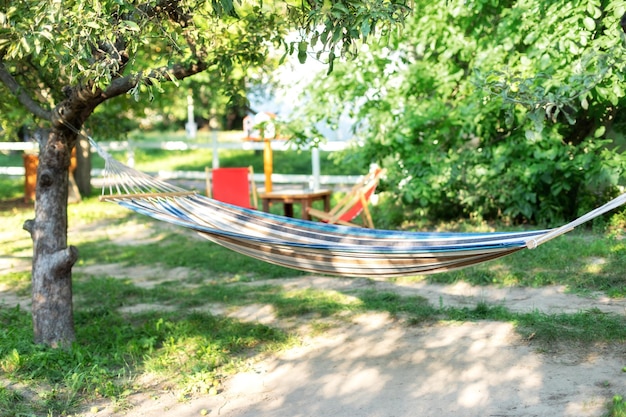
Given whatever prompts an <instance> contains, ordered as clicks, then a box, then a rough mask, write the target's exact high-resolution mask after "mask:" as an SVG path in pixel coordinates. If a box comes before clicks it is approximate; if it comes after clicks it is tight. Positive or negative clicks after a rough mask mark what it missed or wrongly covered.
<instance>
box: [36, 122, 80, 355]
mask: <svg viewBox="0 0 626 417" xmlns="http://www.w3.org/2000/svg"><path fill="white" fill-rule="evenodd" d="M35 137H36V139H37V141H38V142H39V167H38V169H37V190H36V199H35V219H34V220H28V221H26V223H24V229H26V230H27V231H29V232H30V235H31V238H32V239H33V268H32V287H33V288H32V316H33V328H34V336H35V338H34V339H35V343H43V344H46V345H49V346H52V347H69V346H70V345H71V343H72V342H73V341H74V340H75V333H74V317H73V308H72V266H73V265H74V263H75V262H76V260H77V258H78V250H77V249H76V248H75V247H73V246H69V247H68V246H67V197H68V172H69V166H70V155H71V148H72V145H73V144H72V142H73V141H75V136H74V137H67V136H65V135H63V134H62V133H60V132H58V131H56V130H52V131H51V130H46V129H39V130H38V131H37V132H36V134H35Z"/></svg>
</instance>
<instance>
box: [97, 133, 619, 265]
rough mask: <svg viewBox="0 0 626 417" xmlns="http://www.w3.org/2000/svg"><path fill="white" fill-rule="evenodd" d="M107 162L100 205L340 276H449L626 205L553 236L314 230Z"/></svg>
mask: <svg viewBox="0 0 626 417" xmlns="http://www.w3.org/2000/svg"><path fill="white" fill-rule="evenodd" d="M88 139H89V141H90V143H91V146H92V147H93V148H94V149H95V150H96V151H97V152H98V154H99V155H100V156H101V157H102V158H103V159H104V160H105V185H104V186H103V187H102V196H101V200H104V201H111V202H114V203H117V204H119V205H120V206H123V207H125V208H128V209H130V210H133V211H135V212H137V213H140V214H143V215H146V216H149V217H152V218H154V219H157V220H160V221H165V222H168V223H171V224H174V225H177V226H181V227H184V228H187V229H190V230H193V231H195V232H198V233H199V234H200V235H201V236H203V237H204V238H206V239H208V240H210V241H212V242H215V243H217V244H219V245H222V246H224V247H226V248H228V249H231V250H234V251H236V252H239V253H242V254H244V255H247V256H251V257H254V258H257V259H260V260H262V261H266V262H269V263H274V264H277V265H281V266H285V267H289V268H294V269H299V270H303V271H308V272H312V273H323V274H330V275H338V276H377V277H397V276H406V275H418V274H429V273H436V272H443V271H450V270H454V269H460V268H464V267H468V266H471V265H475V264H477V263H480V262H485V261H489V260H492V259H497V258H500V257H502V256H506V255H509V254H511V253H514V252H517V251H520V250H523V249H535V248H536V247H538V246H539V245H541V244H543V243H545V242H547V241H549V240H551V239H554V238H555V237H557V236H560V235H562V234H564V233H567V232H569V231H571V230H573V229H574V228H575V227H577V226H579V225H581V224H583V223H585V222H588V221H590V220H592V219H593V218H595V217H598V216H600V215H602V214H604V213H607V212H608V211H611V210H613V209H615V208H617V207H619V206H621V205H623V204H625V203H626V194H623V195H621V196H619V197H617V198H615V199H613V200H611V201H610V202H608V203H607V204H605V205H603V206H602V207H599V208H597V209H595V210H593V211H591V212H589V213H587V214H585V215H584V216H582V217H580V218H579V219H576V220H574V221H573V222H571V223H568V224H566V225H564V226H561V227H559V228H555V229H549V230H536V231H523V232H490V233H428V232H406V231H393V230H376V229H365V228H357V227H348V226H339V225H331V224H326V223H321V222H312V221H306V220H300V219H294V218H288V217H284V216H278V215H274V214H270V213H264V212H261V211H257V210H250V209H246V208H241V207H236V206H232V205H229V204H226V203H222V202H219V201H216V200H213V199H210V198H208V197H205V196H203V195H200V194H197V193H195V192H192V191H189V190H185V189H183V188H180V187H177V186H174V185H171V184H169V183H166V182H164V181H161V180H159V179H157V178H154V177H151V176H149V175H147V174H145V173H143V172H140V171H137V170H135V169H133V168H131V167H129V166H126V165H124V164H122V163H121V162H119V161H117V160H115V159H114V158H113V157H112V156H111V155H110V154H109V153H108V152H106V151H105V150H104V149H102V147H100V146H99V145H98V144H97V143H96V142H95V141H94V140H93V139H92V138H88Z"/></svg>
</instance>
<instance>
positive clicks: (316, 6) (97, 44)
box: [0, 0, 409, 130]
mask: <svg viewBox="0 0 626 417" xmlns="http://www.w3.org/2000/svg"><path fill="white" fill-rule="evenodd" d="M408 11H409V9H408V7H407V5H406V4H405V2H403V1H395V0H393V1H384V2H374V1H339V2H332V3H331V2H327V1H323V0H309V1H306V2H300V1H298V2H295V1H283V2H263V1H243V0H242V1H232V0H221V1H218V0H214V1H191V0H160V1H126V2H120V1H111V0H105V1H101V0H95V1H72V2H60V1H53V2H50V1H18V2H10V3H9V2H8V1H4V6H3V7H2V8H0V80H1V81H2V83H1V84H0V92H1V93H2V94H3V97H4V99H3V100H2V101H1V102H0V115H1V116H0V122H2V126H3V128H4V129H7V130H8V129H9V128H10V127H12V126H15V124H16V120H19V123H23V121H24V120H23V119H24V112H23V111H22V109H23V108H26V109H27V111H28V113H30V114H31V115H33V117H35V118H37V120H50V119H51V118H54V117H55V115H54V114H51V112H52V109H53V108H54V107H55V106H57V105H58V104H59V103H61V102H62V101H66V102H67V99H68V98H69V97H70V96H73V97H74V99H77V100H79V101H82V102H84V101H85V100H86V99H89V101H90V102H91V104H90V105H88V106H87V107H88V108H87V109H81V110H80V111H79V112H81V113H82V114H81V115H78V114H74V112H75V111H76V109H72V106H71V105H69V106H68V107H66V108H65V109H64V116H63V118H64V119H65V120H66V122H73V123H75V124H76V125H78V126H80V125H82V123H81V122H82V121H84V120H85V116H86V115H87V114H90V113H91V112H92V111H93V109H94V108H95V107H96V106H97V105H99V104H100V103H102V102H104V101H106V100H108V99H111V98H113V97H116V96H119V95H124V94H127V93H128V94H131V95H132V96H133V97H135V98H136V99H138V98H140V97H141V96H142V94H144V95H146V96H147V97H146V98H152V97H153V96H154V94H153V93H154V92H158V91H159V90H160V89H161V88H162V85H163V83H164V82H166V81H172V82H174V83H176V82H178V81H179V80H181V79H184V78H186V77H188V76H190V75H195V74H197V73H200V72H203V73H205V74H207V76H208V77H209V79H210V80H212V81H213V83H214V84H216V85H219V86H220V87H222V88H226V89H228V88H229V87H231V89H232V90H233V91H235V90H236V88H237V83H238V82H239V81H240V79H241V77H242V74H243V73H245V71H246V70H247V69H248V68H251V67H254V66H259V65H263V63H264V61H265V58H266V56H267V54H268V51H269V50H270V49H271V48H282V49H283V50H285V51H286V52H292V53H296V52H297V53H299V54H304V53H306V52H307V51H310V49H311V46H312V45H313V44H314V42H315V43H317V44H323V50H324V51H326V53H327V54H328V56H329V57H330V58H329V59H330V60H331V61H332V59H333V56H334V54H335V53H336V54H338V55H339V54H341V53H344V54H345V53H348V52H349V51H350V50H351V48H353V47H354V44H355V42H356V41H357V40H359V39H363V38H366V37H367V36H369V35H370V34H371V33H374V30H375V28H377V29H378V30H385V29H388V28H389V27H390V26H391V25H393V24H395V23H397V22H401V21H402V20H403V19H404V17H405V16H406V15H407V13H408ZM291 30H296V31H299V33H301V40H300V41H298V42H291V43H289V44H288V43H287V42H286V41H285V37H284V36H285V34H286V33H287V32H288V31H291ZM303 59H304V56H303ZM7 89H8V90H10V92H12V93H13V94H8V92H7ZM17 102H19V103H21V105H20V106H16V104H17ZM52 113H54V112H52ZM70 114H72V116H71V117H70ZM72 118H77V119H78V120H71V119H72ZM81 119H82V120H81Z"/></svg>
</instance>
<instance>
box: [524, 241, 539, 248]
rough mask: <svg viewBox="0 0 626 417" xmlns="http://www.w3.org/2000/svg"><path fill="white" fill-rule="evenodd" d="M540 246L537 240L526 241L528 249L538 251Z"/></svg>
mask: <svg viewBox="0 0 626 417" xmlns="http://www.w3.org/2000/svg"><path fill="white" fill-rule="evenodd" d="M537 246H539V244H538V243H537V239H529V240H527V241H526V247H527V248H528V249H536V248H537Z"/></svg>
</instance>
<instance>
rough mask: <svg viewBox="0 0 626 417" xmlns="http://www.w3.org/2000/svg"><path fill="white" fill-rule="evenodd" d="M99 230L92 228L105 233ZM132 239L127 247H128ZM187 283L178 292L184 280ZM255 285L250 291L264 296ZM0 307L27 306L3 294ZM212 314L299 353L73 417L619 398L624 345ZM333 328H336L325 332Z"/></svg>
mask: <svg viewBox="0 0 626 417" xmlns="http://www.w3.org/2000/svg"><path fill="white" fill-rule="evenodd" d="M142 227H143V226H141V225H138V228H137V230H132V231H129V230H128V229H127V228H126V229H124V230H123V231H122V230H118V231H117V232H115V231H113V229H111V228H109V229H108V232H107V234H108V236H109V237H110V238H111V240H112V241H116V240H119V242H120V244H125V245H128V244H131V245H132V244H134V243H140V242H141V241H142V239H143V238H144V237H145V238H146V239H149V238H150V233H148V232H147V231H146V232H145V234H144V233H143V229H142ZM103 229H104V228H100V230H103ZM130 236H132V238H131V237H130ZM2 262H3V263H4V265H0V273H2V271H8V270H13V271H14V270H16V269H20V268H29V267H30V265H29V263H28V261H27V259H25V260H24V261H23V262H19V261H17V260H16V259H4V260H2ZM75 271H76V272H79V273H83V274H93V275H107V276H110V277H119V278H127V277H133V282H134V283H135V285H143V286H154V285H156V284H158V283H159V282H162V281H171V280H174V279H175V280H178V279H181V278H183V277H185V274H187V273H188V271H187V270H186V269H185V268H173V269H168V268H163V267H161V266H158V265H157V266H154V267H146V266H123V265H120V264H99V265H90V266H77V267H76V268H75ZM181 281H184V280H181ZM271 283H272V284H273V285H278V284H280V285H283V286H284V287H286V288H319V289H341V290H349V289H351V288H354V289H357V288H363V287H367V288H368V289H374V290H381V291H387V292H397V293H400V294H403V295H407V294H415V295H420V296H423V297H426V298H427V299H428V300H429V301H430V302H431V303H433V304H435V305H442V306H474V305H476V304H477V303H480V302H486V303H488V304H489V305H504V306H506V307H507V308H509V309H510V310H512V311H520V312H523V311H533V310H538V311H542V312H546V313H560V312H576V311H581V310H588V309H598V310H599V311H601V312H605V313H614V314H620V315H624V314H626V300H623V299H618V300H616V299H610V298H607V297H604V296H602V295H601V294H591V295H590V296H589V297H581V296H577V295H573V294H568V293H566V292H565V289H564V288H562V287H543V288H537V289H534V288H517V287H511V288H502V287H488V286H487V287H472V286H469V285H467V284H463V283H459V284H455V285H436V284H426V283H424V282H415V283H399V282H388V281H372V280H364V279H341V278H331V277H321V276H304V277H303V276H298V277H294V278H291V279H289V278H281V279H273V280H271ZM260 284H263V282H262V281H253V282H250V283H249V284H248V285H260ZM0 298H1V299H2V303H3V304H5V305H7V304H8V305H11V304H16V303H19V304H21V305H22V307H27V306H28V304H29V300H28V299H27V298H23V297H20V296H17V295H15V294H12V293H10V292H9V291H8V290H7V289H3V288H0ZM124 308H125V309H127V310H128V311H129V312H130V311H133V312H136V311H138V310H141V311H146V310H149V311H152V310H154V311H158V310H160V309H167V308H171V307H170V306H166V305H159V304H139V305H131V306H125V307H124ZM201 308H203V309H206V310H209V311H211V312H212V313H213V314H221V315H228V316H230V317H233V318H237V319H240V320H242V321H252V322H261V323H264V324H267V325H271V326H277V327H282V328H285V329H289V330H290V331H295V332H297V333H298V334H299V335H300V337H301V343H299V344H298V345H297V346H295V347H293V348H290V349H288V350H285V351H282V352H279V353H272V354H267V355H265V356H263V357H261V358H258V357H256V358H251V359H250V361H249V363H248V367H247V369H246V370H245V371H243V372H240V373H237V374H235V375H232V376H230V377H228V378H227V379H226V380H224V381H223V383H222V386H221V388H220V391H219V393H217V395H204V396H194V397H192V398H187V399H186V400H184V401H181V399H180V397H179V396H178V395H176V393H175V392H174V391H172V390H171V389H170V388H168V385H167V384H166V383H164V382H163V381H159V380H157V379H155V380H154V381H153V383H151V382H150V381H149V379H150V376H149V375H148V376H146V375H144V376H142V378H143V379H144V380H143V381H142V384H141V385H142V386H144V387H149V388H148V389H144V390H143V391H142V392H140V393H136V394H132V395H131V396H130V397H129V398H128V401H127V403H128V404H129V405H130V406H129V407H123V408H122V409H120V407H118V406H116V405H115V404H111V403H106V402H102V403H98V404H92V405H90V406H88V407H87V408H86V409H85V410H84V411H83V413H82V414H79V415H81V416H115V417H118V416H127V417H157V416H159V417H160V416H163V415H171V416H182V417H187V416H189V417H191V416H199V415H208V416H229V417H248V416H250V417H251V416H259V415H262V416H275V417H296V416H336V417H343V416H345V417H356V416H368V417H369V416H385V417H391V416H394V417H402V416H407V417H409V416H411V417H415V416H425V417H426V416H433V417H434V416H461V417H462V416H481V417H482V416H485V417H486V416H492V417H496V416H507V417H513V416H550V417H557V416H563V417H565V416H568V417H570V416H571V417H583V416H602V415H605V414H606V412H607V405H608V404H609V403H610V402H611V400H612V398H613V396H614V395H623V393H624V392H626V372H624V371H623V369H624V367H625V366H626V347H625V346H624V345H622V344H620V345H607V344H602V345H594V346H591V347H590V346H585V347H581V346H572V345H568V346H564V345H557V346H553V347H552V348H550V349H545V348H541V349H540V348H538V347H537V346H536V345H534V344H533V341H532V335H531V337H529V338H528V339H522V338H521V336H520V335H519V334H518V333H517V332H516V331H515V329H514V326H513V325H512V324H511V323H504V322H494V321H477V322H440V323H436V324H428V325H410V324H409V323H407V322H406V321H404V320H402V319H401V318H398V317H392V316H391V315H389V314H387V313H376V312H372V313H366V314H361V315H357V316H354V317H350V318H349V319H348V320H341V319H340V318H337V317H334V318H330V319H328V320H329V323H328V324H329V325H328V327H327V329H325V330H324V331H322V332H319V331H311V330H312V329H311V326H310V324H311V323H310V322H308V321H307V317H299V318H298V319H293V318H291V319H282V318H278V317H277V316H276V315H275V314H274V311H273V308H272V307H271V306H269V305H261V304H250V305H246V306H243V307H225V306H222V305H219V304H215V303H208V304H207V305H205V306H203V307H201ZM331 321H332V323H330V322H331Z"/></svg>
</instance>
